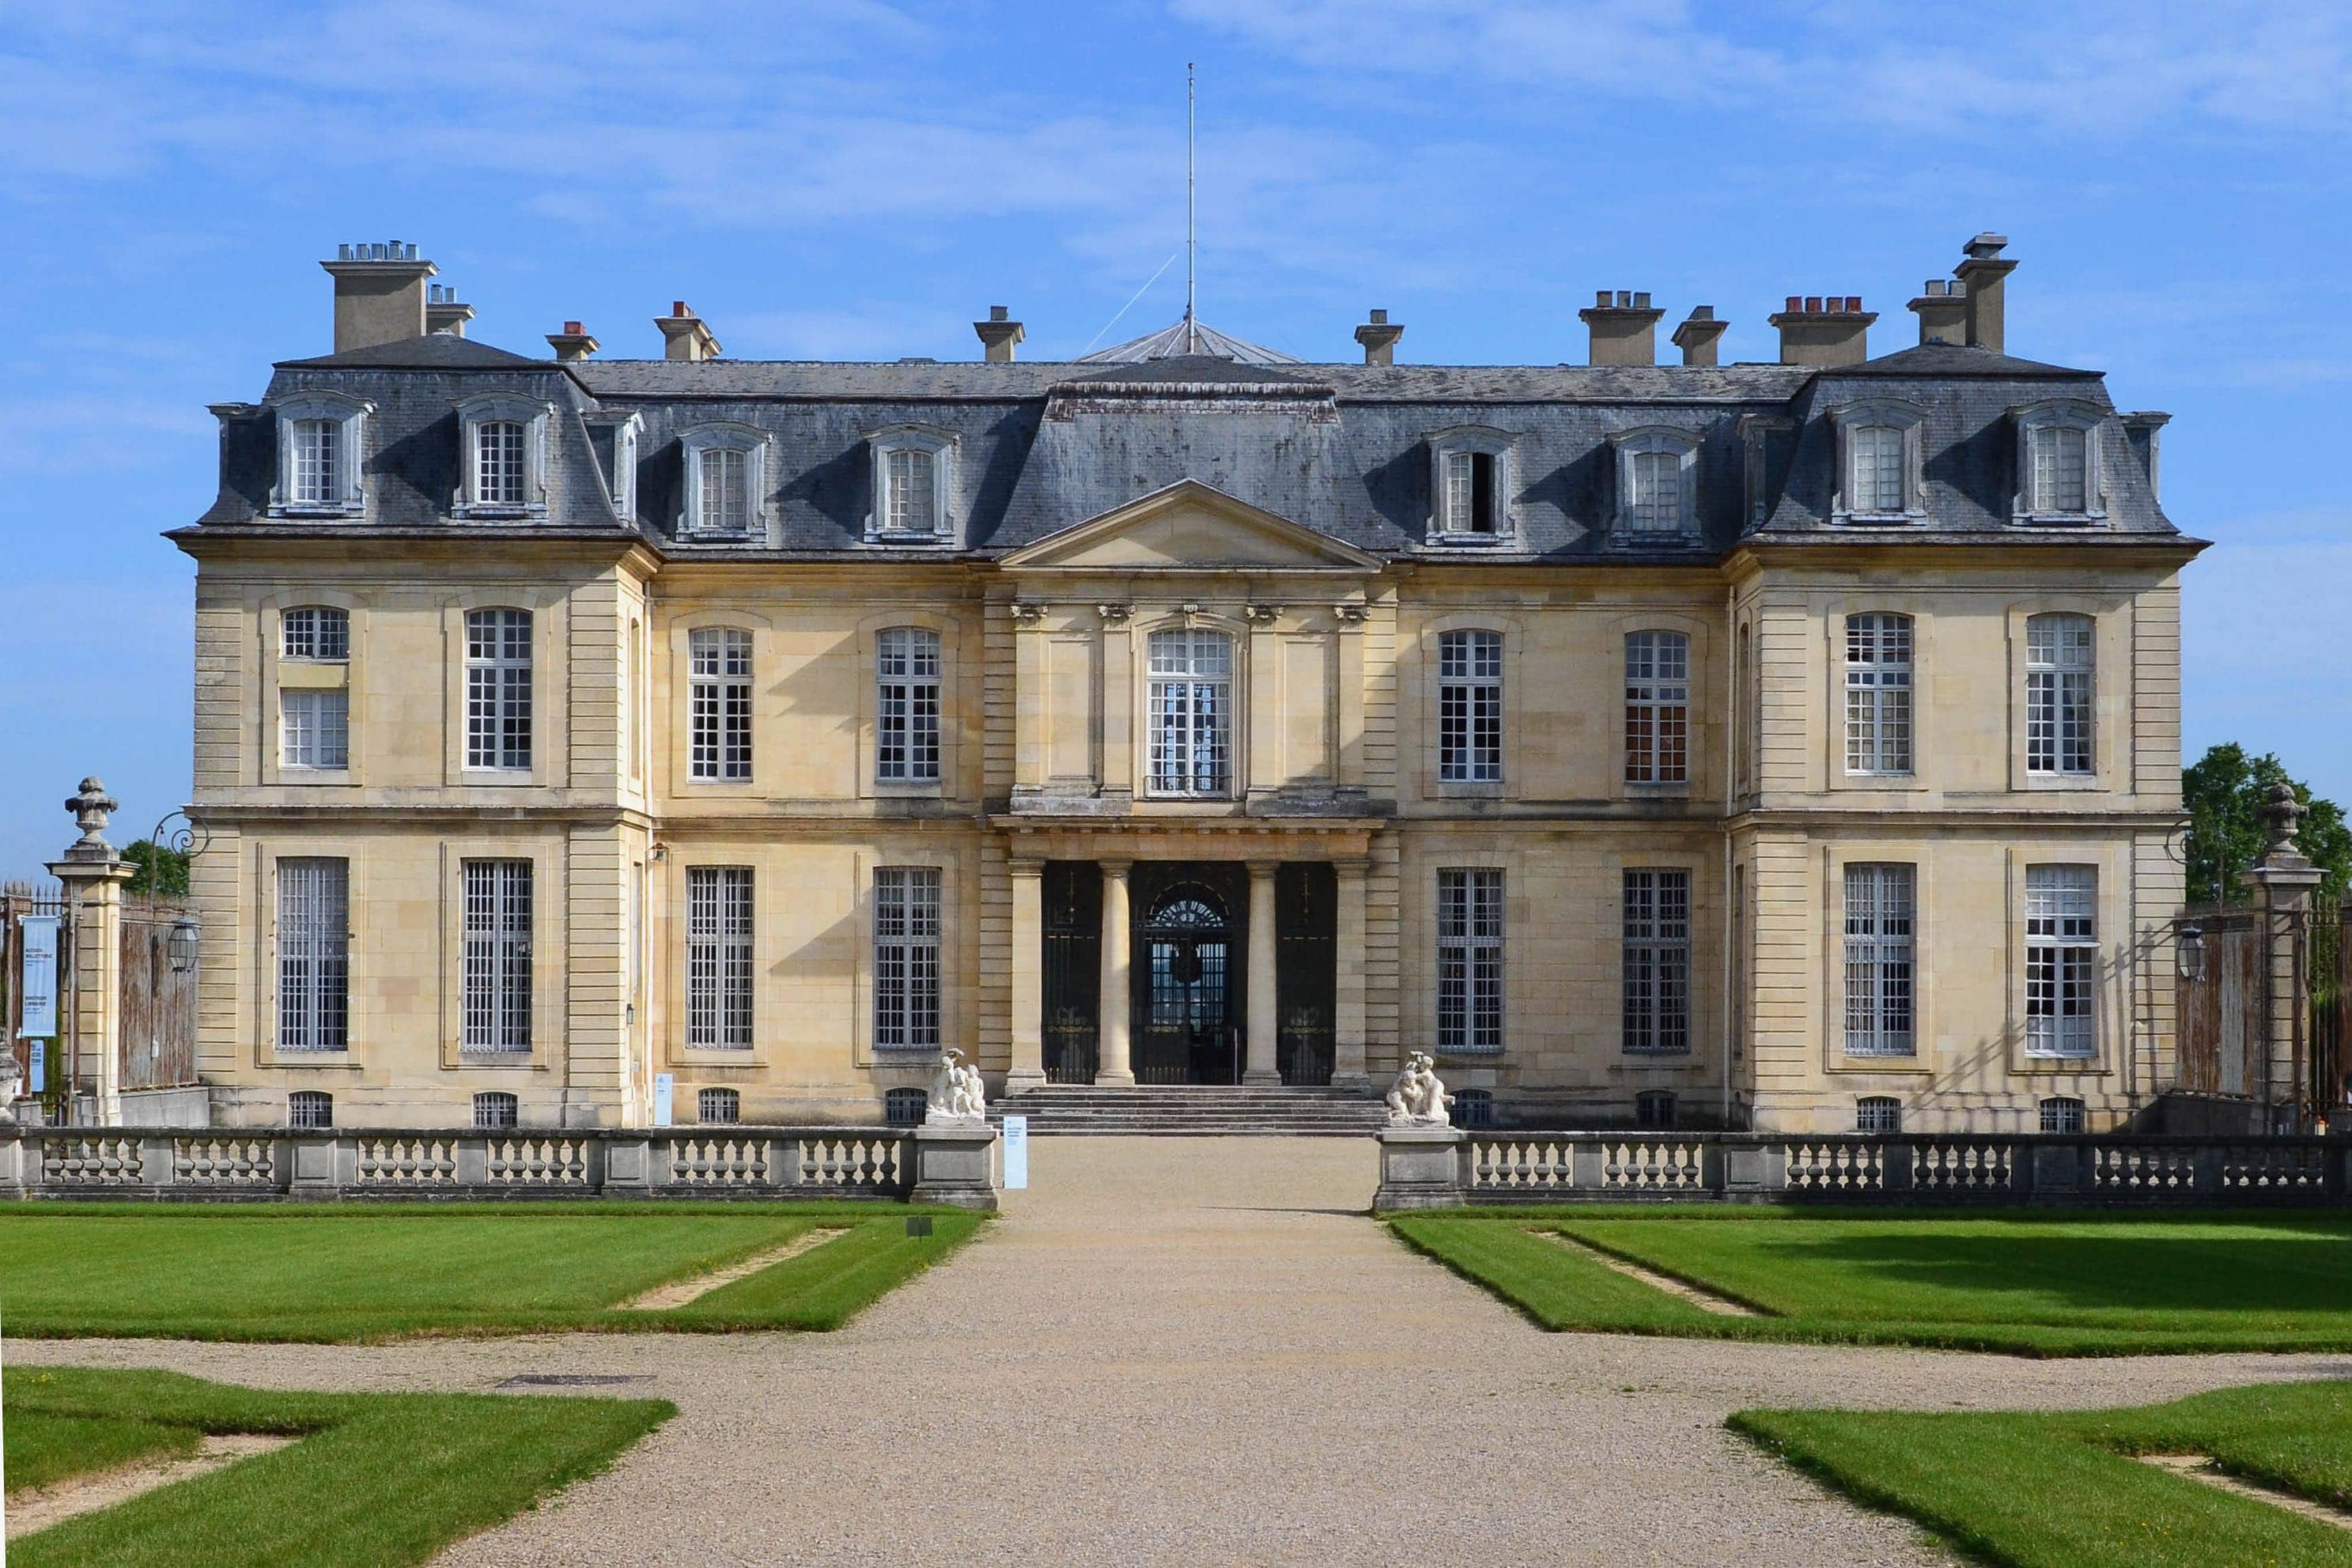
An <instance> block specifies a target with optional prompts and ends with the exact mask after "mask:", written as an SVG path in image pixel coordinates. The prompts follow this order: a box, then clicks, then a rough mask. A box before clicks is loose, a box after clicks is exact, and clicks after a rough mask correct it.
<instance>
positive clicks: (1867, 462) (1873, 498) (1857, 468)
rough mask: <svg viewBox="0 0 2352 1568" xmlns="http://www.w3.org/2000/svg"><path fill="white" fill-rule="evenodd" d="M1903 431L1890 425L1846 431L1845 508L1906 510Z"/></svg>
mask: <svg viewBox="0 0 2352 1568" xmlns="http://www.w3.org/2000/svg"><path fill="white" fill-rule="evenodd" d="M1903 445H1904V433H1903V431H1902V430H1901V429H1900V428H1899V427H1897V426H1895V425H1891V424H1864V425H1857V426H1855V427H1854V428H1853V429H1852V430H1850V431H1848V432H1847V433H1846V456H1847V462H1848V464H1849V465H1850V469H1849V472H1848V474H1847V476H1846V483H1847V492H1846V510H1847V511H1848V512H1852V513H1856V514H1860V515H1863V516H1867V517H1894V516H1897V515H1899V514H1900V513H1901V512H1902V511H1903V509H1904V505H1905V502H1906V497H1905V496H1904V494H1903V489H1904V485H1903V457H1904V454H1903Z"/></svg>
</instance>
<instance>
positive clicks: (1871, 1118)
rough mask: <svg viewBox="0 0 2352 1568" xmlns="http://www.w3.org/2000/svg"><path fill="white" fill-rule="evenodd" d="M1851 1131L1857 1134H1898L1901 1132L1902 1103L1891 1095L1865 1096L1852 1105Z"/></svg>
mask: <svg viewBox="0 0 2352 1568" xmlns="http://www.w3.org/2000/svg"><path fill="white" fill-rule="evenodd" d="M1853 1130H1854V1131H1855V1132H1857V1133H1877V1134H1885V1133H1899V1132H1901V1131H1902V1130H1903V1102H1902V1101H1900V1100H1897V1099H1896V1098H1895V1096H1894V1095H1892V1094H1865V1095H1864V1096H1863V1097H1862V1098H1861V1099H1859V1100H1857V1101H1855V1102H1854V1103H1853Z"/></svg>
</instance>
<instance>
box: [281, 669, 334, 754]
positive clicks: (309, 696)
mask: <svg viewBox="0 0 2352 1568" xmlns="http://www.w3.org/2000/svg"><path fill="white" fill-rule="evenodd" d="M278 763H279V766H281V767H285V768H348V767H350V766H351V694H350V693H349V692H346V691H344V690H342V689H341V687H330V688H327V689H324V690H320V691H284V692H279V693H278Z"/></svg>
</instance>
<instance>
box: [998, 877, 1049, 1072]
mask: <svg viewBox="0 0 2352 1568" xmlns="http://www.w3.org/2000/svg"><path fill="white" fill-rule="evenodd" d="M1006 870H1007V871H1009V872H1010V873H1012V877H1013V973H1012V975H1011V977H1010V978H1011V980H1012V990H1013V1061H1012V1063H1011V1066H1010V1067H1009V1069H1008V1070H1007V1071H1006V1072H1005V1074H1004V1092H1006V1093H1008V1094H1011V1093H1014V1092H1018V1091H1020V1090H1023V1089H1035V1088H1037V1087H1039V1086H1041V1085H1042V1084H1044V1082H1045V862H1043V861H1035V860H1014V861H1009V862H1006Z"/></svg>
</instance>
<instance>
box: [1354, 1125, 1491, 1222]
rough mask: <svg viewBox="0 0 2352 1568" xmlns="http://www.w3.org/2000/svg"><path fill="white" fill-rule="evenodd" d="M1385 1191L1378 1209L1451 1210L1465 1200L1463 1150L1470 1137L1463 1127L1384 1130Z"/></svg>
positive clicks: (1376, 1199) (1377, 1199) (1376, 1198)
mask: <svg viewBox="0 0 2352 1568" xmlns="http://www.w3.org/2000/svg"><path fill="white" fill-rule="evenodd" d="M1378 1135H1379V1138H1380V1141H1381V1188H1380V1191H1378V1192H1376V1193H1374V1194H1373V1195H1372V1207H1374V1208H1376V1209H1381V1210H1391V1209H1400V1208H1451V1207H1454V1206H1455V1205H1457V1204H1460V1203H1461V1202H1462V1201H1463V1200H1464V1186H1463V1181H1462V1151H1463V1148H1464V1147H1465V1145H1467V1144H1468V1143H1469V1142H1470V1134H1467V1133H1465V1132H1464V1131H1463V1130H1462V1129H1461V1128H1459V1127H1415V1126H1394V1127H1382V1128H1381V1130H1380V1133H1379V1134H1378Z"/></svg>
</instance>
